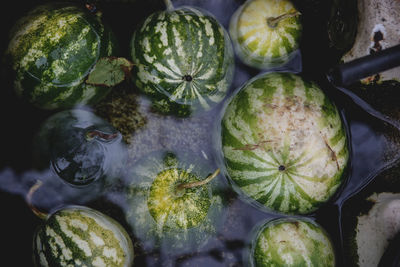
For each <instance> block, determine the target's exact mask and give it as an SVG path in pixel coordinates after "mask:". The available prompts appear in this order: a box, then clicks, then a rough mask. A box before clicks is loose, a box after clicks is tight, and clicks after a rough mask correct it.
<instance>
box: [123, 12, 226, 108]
mask: <svg viewBox="0 0 400 267" xmlns="http://www.w3.org/2000/svg"><path fill="white" fill-rule="evenodd" d="M131 56H132V59H133V62H134V64H135V65H136V67H135V68H134V75H133V78H134V82H135V84H136V86H137V87H138V88H139V89H140V90H141V91H142V92H143V93H145V94H147V95H149V96H150V97H152V99H153V101H154V102H155V107H156V108H157V109H158V110H159V111H161V112H163V113H173V114H178V115H185V114H187V113H188V112H190V111H191V110H194V111H196V110H198V109H199V108H200V109H210V108H212V106H214V105H215V104H217V103H219V102H221V101H222V100H223V98H224V97H225V95H226V92H227V90H228V88H229V85H230V83H231V80H232V76H233V68H234V59H233V49H232V45H231V42H230V39H229V37H228V35H227V33H226V31H225V30H224V28H223V27H222V26H221V25H220V24H219V23H218V21H217V20H216V19H215V18H214V17H212V16H211V15H208V14H206V13H205V12H204V11H199V10H198V9H195V8H191V7H181V8H179V9H176V10H173V11H161V12H157V13H154V14H152V15H151V16H149V17H148V18H147V19H146V20H145V21H144V22H143V24H142V25H141V26H139V28H138V30H136V32H135V33H134V35H133V37H132V41H131ZM188 110H189V111H188Z"/></svg>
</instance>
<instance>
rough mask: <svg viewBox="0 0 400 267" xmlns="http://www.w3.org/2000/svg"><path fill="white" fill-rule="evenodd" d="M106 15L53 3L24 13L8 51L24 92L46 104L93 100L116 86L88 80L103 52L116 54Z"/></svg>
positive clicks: (30, 99) (21, 93)
mask: <svg viewBox="0 0 400 267" xmlns="http://www.w3.org/2000/svg"><path fill="white" fill-rule="evenodd" d="M115 48H116V42H115V39H114V37H113V34H112V32H111V30H110V29H109V28H108V27H107V26H106V25H104V23H103V22H102V21H101V19H100V17H98V16H95V15H93V14H91V13H89V11H87V10H85V9H84V8H81V7H78V6H75V5H73V4H60V3H50V4H45V5H42V6H39V7H37V8H35V9H34V10H32V11H31V12H29V13H28V14H27V15H25V16H24V17H22V18H21V19H20V20H19V21H18V22H17V23H16V25H15V26H14V28H13V30H12V31H11V39H10V42H9V46H8V49H7V52H6V55H7V58H8V60H7V61H8V62H9V63H10V67H11V69H12V73H13V76H14V85H15V90H16V93H17V95H18V96H20V97H22V98H23V99H25V100H27V101H28V102H30V103H32V104H33V105H35V106H37V107H39V108H43V109H57V108H63V109H65V108H71V107H73V106H75V105H78V104H81V105H82V104H92V103H95V102H97V101H99V99H101V98H102V97H104V96H105V95H106V94H107V93H108V92H109V91H110V88H109V87H106V86H95V85H89V84H86V83H85V81H86V78H87V76H88V74H89V73H90V72H91V70H92V69H93V67H94V66H95V64H96V62H97V60H98V59H99V58H101V57H106V56H111V55H112V54H113V53H115Z"/></svg>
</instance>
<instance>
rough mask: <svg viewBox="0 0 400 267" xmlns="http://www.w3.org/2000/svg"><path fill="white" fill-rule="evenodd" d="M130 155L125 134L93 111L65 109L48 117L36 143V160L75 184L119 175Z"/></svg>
mask: <svg viewBox="0 0 400 267" xmlns="http://www.w3.org/2000/svg"><path fill="white" fill-rule="evenodd" d="M125 156H126V147H125V145H124V143H123V142H122V136H121V134H120V133H119V132H118V131H117V130H115V129H114V128H113V127H112V126H111V125H110V124H108V123H107V122H105V121H104V120H103V119H101V118H99V117H97V116H96V115H94V114H93V113H92V112H89V111H86V110H82V109H73V110H64V111H61V112H58V113H56V114H54V115H52V116H51V117H50V118H48V119H47V120H46V121H45V122H44V123H43V125H42V126H41V128H40V129H39V131H38V133H37V135H36V137H35V142H34V161H35V165H36V167H38V168H39V169H50V170H52V171H53V173H54V174H55V175H56V176H57V177H59V178H61V179H62V180H64V181H65V182H67V183H68V184H71V185H74V186H85V185H89V184H91V183H93V182H94V181H96V180H98V179H101V178H105V177H108V178H111V177H116V176H117V175H118V172H119V170H120V169H121V167H122V166H123V162H124V160H125Z"/></svg>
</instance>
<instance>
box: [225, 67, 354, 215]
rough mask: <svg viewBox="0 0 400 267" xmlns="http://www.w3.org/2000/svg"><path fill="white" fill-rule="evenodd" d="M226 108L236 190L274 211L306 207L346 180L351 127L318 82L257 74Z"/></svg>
mask: <svg viewBox="0 0 400 267" xmlns="http://www.w3.org/2000/svg"><path fill="white" fill-rule="evenodd" d="M228 103H229V104H228V105H227V107H226V109H225V112H224V114H223V118H222V122H221V133H220V141H221V143H220V146H221V147H220V148H221V150H222V155H221V162H223V163H224V164H223V166H224V167H226V175H227V176H228V177H229V181H230V182H231V184H232V186H233V187H234V189H236V190H237V191H238V192H240V193H241V194H242V195H244V196H245V198H246V199H248V200H249V201H250V202H251V203H254V204H255V205H256V206H258V207H261V208H263V209H265V208H266V209H267V210H268V211H276V212H283V213H290V214H305V213H310V212H313V211H315V210H316V209H317V208H318V207H319V206H320V205H322V203H324V202H326V201H327V200H328V199H329V198H330V197H331V196H332V195H333V194H334V193H335V192H336V191H337V189H338V188H339V186H340V185H341V183H342V182H343V180H344V175H343V173H344V170H345V168H346V166H347V162H348V158H349V150H348V140H347V135H346V130H345V127H344V124H343V122H342V119H341V116H340V114H339V112H338V110H337V108H336V106H335V105H334V104H333V103H332V102H331V100H330V99H329V98H328V97H327V96H326V95H325V94H324V92H323V91H322V90H321V89H320V88H319V87H318V86H317V85H316V84H314V83H312V82H309V81H306V80H304V79H302V78H301V77H299V76H297V75H295V74H291V73H269V74H263V75H260V76H258V77H255V78H254V79H252V80H251V81H249V82H248V83H247V84H245V85H244V86H243V87H242V88H241V89H240V90H239V92H238V93H237V94H236V95H235V96H234V97H233V98H232V99H231V101H230V102H228Z"/></svg>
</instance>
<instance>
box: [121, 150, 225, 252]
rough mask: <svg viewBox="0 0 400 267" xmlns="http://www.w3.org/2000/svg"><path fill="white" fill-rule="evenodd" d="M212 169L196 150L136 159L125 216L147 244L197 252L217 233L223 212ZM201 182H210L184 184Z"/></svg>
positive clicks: (162, 152)
mask: <svg viewBox="0 0 400 267" xmlns="http://www.w3.org/2000/svg"><path fill="white" fill-rule="evenodd" d="M182 153H183V152H182ZM188 159H190V160H188ZM203 161H204V159H203ZM213 171H215V170H212V169H211V168H210V166H208V165H207V164H206V165H205V164H203V163H202V162H201V160H200V159H196V157H195V156H193V155H186V153H183V154H181V153H179V157H178V156H177V154H175V153H172V152H168V151H164V150H162V151H156V152H153V153H151V154H149V155H147V156H146V157H144V158H143V159H142V160H140V161H139V162H137V163H135V165H134V166H133V168H132V170H131V171H130V173H131V175H130V177H132V178H131V179H132V182H131V183H130V185H129V190H128V194H127V201H128V205H127V210H126V220H127V222H128V223H129V224H130V225H131V226H132V229H133V231H134V234H135V236H136V237H137V238H138V239H139V240H140V241H141V243H142V245H143V247H144V248H145V249H154V248H161V249H163V250H164V251H165V252H168V253H170V254H177V253H184V252H188V251H195V250H197V249H200V248H201V247H202V246H203V245H204V244H206V242H207V240H209V238H210V237H211V236H213V235H214V234H215V233H216V230H217V229H218V227H219V226H220V224H221V222H222V221H223V218H224V216H223V211H222V207H223V201H222V198H221V196H220V193H219V188H220V185H219V181H218V177H216V178H215V176H216V175H217V173H215V174H214V176H211V178H215V179H214V180H213V181H209V179H208V180H205V178H206V177H208V175H209V174H210V173H212V172H213ZM199 182H203V183H204V182H206V183H205V184H202V185H201V184H198V185H196V186H192V187H190V188H184V187H182V186H183V185H190V184H191V183H199Z"/></svg>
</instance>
